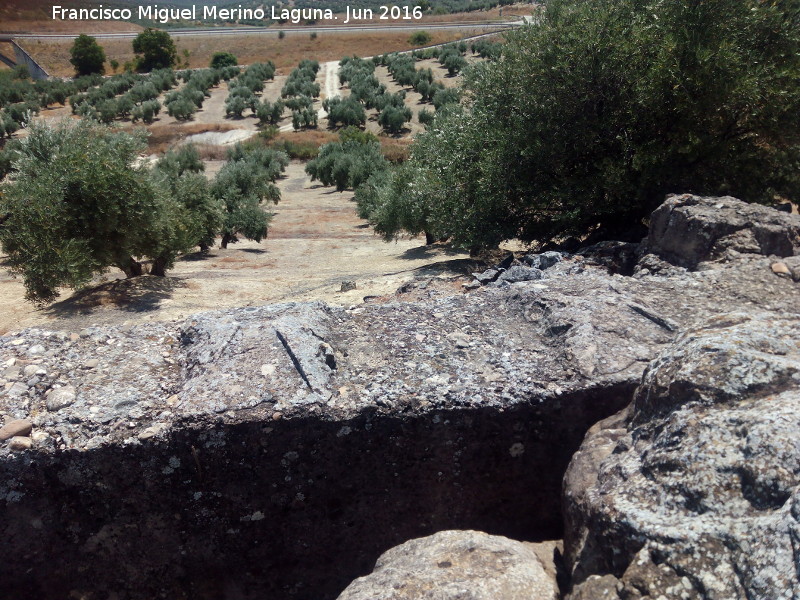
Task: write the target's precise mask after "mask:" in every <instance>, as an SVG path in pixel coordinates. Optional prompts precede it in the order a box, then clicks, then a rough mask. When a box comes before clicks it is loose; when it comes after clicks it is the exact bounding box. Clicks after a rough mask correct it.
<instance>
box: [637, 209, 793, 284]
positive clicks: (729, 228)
mask: <svg viewBox="0 0 800 600" xmlns="http://www.w3.org/2000/svg"><path fill="white" fill-rule="evenodd" d="M798 250H800V216H798V215H791V214H787V213H785V212H781V211H778V210H775V209H773V208H769V207H765V206H760V205H757V204H747V203H746V202H742V201H741V200H737V199H736V198H731V197H728V196H726V197H723V198H702V197H700V196H692V195H690V194H682V195H679V196H670V197H668V198H667V200H666V202H664V203H663V204H662V205H661V206H659V207H658V208H657V209H656V210H655V211H654V212H653V214H652V216H651V218H650V229H649V232H648V236H647V238H646V239H645V242H644V253H646V252H650V253H653V254H655V255H657V256H659V257H661V258H662V259H664V260H666V261H668V262H670V263H673V264H675V265H678V266H682V267H686V268H689V269H694V268H696V267H697V266H698V265H699V264H700V263H701V262H703V261H707V260H711V259H715V258H720V257H722V256H724V255H726V254H728V255H730V253H731V252H736V253H747V254H761V255H765V256H792V255H794V254H797V253H798Z"/></svg>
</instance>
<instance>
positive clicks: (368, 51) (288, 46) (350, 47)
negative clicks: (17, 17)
mask: <svg viewBox="0 0 800 600" xmlns="http://www.w3.org/2000/svg"><path fill="white" fill-rule="evenodd" d="M474 33H475V32H474V31H473V30H471V29H469V28H465V29H463V30H461V29H449V30H447V31H432V32H431V38H432V39H431V43H432V44H444V43H446V42H452V41H455V40H459V39H461V38H463V37H465V36H469V35H473V34H474ZM478 33H480V32H478ZM409 35H410V34H409V32H408V31H382V32H363V31H358V30H355V29H354V30H353V31H352V32H347V33H327V32H325V31H320V32H319V33H318V34H317V38H316V39H313V40H312V39H311V38H310V36H309V34H308V33H300V32H293V31H288V32H287V33H286V37H285V38H284V39H279V38H278V30H277V29H276V30H275V31H268V32H265V33H259V34H243V35H241V36H225V38H224V39H222V40H220V38H219V36H215V35H214V34H213V33H210V34H209V35H208V36H192V37H180V36H176V37H175V43H176V45H177V46H178V55H179V56H181V57H183V51H184V50H188V51H189V66H190V67H191V68H193V69H199V68H204V67H207V66H208V64H209V62H210V61H211V56H212V55H213V54H214V52H216V51H217V50H220V49H224V50H226V51H228V52H232V53H233V54H235V55H236V56H237V57H238V59H239V63H240V64H252V63H254V62H259V61H266V60H271V61H273V62H274V63H275V66H276V67H277V69H278V73H279V74H284V75H286V74H288V73H289V72H290V71H291V70H292V69H294V68H295V67H296V66H297V63H298V62H300V60H302V59H304V58H309V59H315V60H318V61H320V62H325V61H331V60H340V59H341V58H342V57H344V56H352V55H356V56H374V55H376V54H383V53H385V52H395V51H400V50H411V49H412V48H413V46H411V45H410V44H409V43H408V38H409ZM23 45H24V47H25V49H26V50H27V51H28V52H29V53H30V54H31V55H32V56H33V57H34V58H35V59H36V60H37V61H38V62H39V64H41V65H42V66H43V67H44V68H45V69H47V71H48V72H49V73H50V74H51V75H55V76H58V77H70V76H72V75H73V73H74V69H73V67H72V65H71V64H70V63H69V56H70V48H71V47H72V40H41V39H36V40H34V39H28V40H23ZM100 45H101V46H103V48H104V50H105V52H106V56H107V57H108V59H109V60H111V59H116V60H117V61H119V63H120V64H123V65H124V64H125V63H126V62H130V61H132V60H133V59H134V54H133V48H132V44H131V40H130V39H111V40H100Z"/></svg>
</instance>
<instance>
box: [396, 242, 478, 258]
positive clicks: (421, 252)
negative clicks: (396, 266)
mask: <svg viewBox="0 0 800 600" xmlns="http://www.w3.org/2000/svg"><path fill="white" fill-rule="evenodd" d="M442 254H444V255H445V256H464V255H465V254H466V253H465V252H464V251H463V250H456V249H455V248H451V247H449V246H442V245H439V244H431V245H429V246H417V247H416V248H409V249H408V250H405V251H404V252H403V253H402V254H401V255H400V257H399V258H401V259H403V260H421V259H428V258H436V257H437V256H441V255H442Z"/></svg>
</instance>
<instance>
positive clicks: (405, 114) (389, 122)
mask: <svg viewBox="0 0 800 600" xmlns="http://www.w3.org/2000/svg"><path fill="white" fill-rule="evenodd" d="M410 120H411V109H410V108H408V107H406V106H403V107H400V106H393V105H389V106H386V107H385V108H384V109H383V110H382V111H381V112H380V114H379V115H378V124H380V126H381V127H383V128H384V129H385V130H386V131H387V132H388V133H400V132H401V131H403V127H404V126H405V124H406V123H407V122H408V121H410Z"/></svg>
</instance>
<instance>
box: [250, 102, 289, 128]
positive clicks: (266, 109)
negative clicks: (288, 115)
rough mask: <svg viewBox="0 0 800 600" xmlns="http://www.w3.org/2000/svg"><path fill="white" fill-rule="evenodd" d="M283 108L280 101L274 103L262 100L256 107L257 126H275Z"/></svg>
mask: <svg viewBox="0 0 800 600" xmlns="http://www.w3.org/2000/svg"><path fill="white" fill-rule="evenodd" d="M284 108H285V106H284V104H283V102H282V101H280V100H277V101H276V102H270V101H269V100H264V101H263V102H261V104H259V105H258V106H257V107H256V117H258V124H259V125H261V126H264V125H276V124H277V123H278V121H280V120H281V118H282V117H283V111H284Z"/></svg>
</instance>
